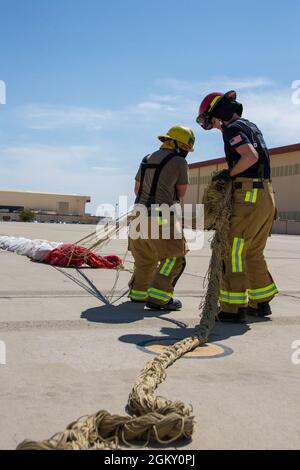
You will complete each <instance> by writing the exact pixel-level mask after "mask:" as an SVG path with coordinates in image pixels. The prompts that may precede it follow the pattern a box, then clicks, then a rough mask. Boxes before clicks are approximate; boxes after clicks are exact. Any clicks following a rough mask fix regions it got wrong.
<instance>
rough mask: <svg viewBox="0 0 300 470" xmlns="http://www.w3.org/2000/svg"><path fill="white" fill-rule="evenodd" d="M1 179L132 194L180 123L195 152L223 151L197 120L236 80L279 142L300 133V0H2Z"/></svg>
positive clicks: (45, 187)
mask: <svg viewBox="0 0 300 470" xmlns="http://www.w3.org/2000/svg"><path fill="white" fill-rule="evenodd" d="M0 17H1V30H0V80H3V81H5V83H6V87H7V103H6V105H0V162H1V171H0V188H2V189H14V188H16V189H27V190H36V191H58V192H71V193H80V194H86V195H91V196H92V201H93V202H92V204H91V205H90V208H89V210H90V211H92V212H94V211H95V208H96V206H97V205H98V204H102V203H115V202H116V201H117V199H118V196H119V194H128V196H130V200H132V197H133V196H132V184H133V183H132V182H133V178H134V175H135V171H136V167H137V166H138V164H139V162H140V160H141V158H142V157H143V156H144V155H145V154H147V153H149V152H151V151H153V150H154V149H156V147H157V140H156V136H157V135H158V134H159V133H161V132H165V131H166V130H167V129H168V128H169V127H170V126H172V125H173V124H185V125H188V126H191V127H193V129H194V130H195V132H196V137H197V144H196V151H195V152H194V154H193V155H192V156H191V157H189V161H190V162H192V161H199V160H205V159H208V158H214V157H220V156H222V155H223V145H222V139H221V135H220V134H218V133H217V132H215V131H212V132H210V133H208V132H204V131H202V130H201V129H200V128H199V127H198V126H197V125H196V124H195V117H196V115H197V108H198V106H199V103H200V101H201V99H202V97H203V96H204V95H205V94H206V93H207V92H209V91H215V90H218V91H219V90H220V91H227V90H229V89H232V88H236V89H237V91H238V94H239V98H240V100H242V101H243V103H244V105H245V117H248V118H249V119H252V120H254V121H255V122H257V124H258V125H259V126H260V127H261V128H262V130H263V132H264V134H265V137H266V140H267V143H268V145H269V147H274V146H278V145H287V144H292V143H296V142H299V141H300V137H299V129H300V126H299V124H300V105H297V104H295V103H293V102H292V100H291V96H292V92H293V90H292V89H291V86H292V82H294V81H295V80H300V71H299V32H298V31H299V17H300V4H299V2H298V1H293V0H287V1H285V2H281V3H279V2H273V1H266V2H261V1H258V0H253V1H252V3H251V7H250V4H249V3H247V4H246V3H242V2H241V1H227V2H224V1H219V0H215V1H214V2H207V3H204V2H200V1H199V0H185V1H178V0H172V1H171V0H160V1H158V0H152V1H151V2H146V1H143V0H140V1H136V0H111V1H110V2H107V1H102V0H0Z"/></svg>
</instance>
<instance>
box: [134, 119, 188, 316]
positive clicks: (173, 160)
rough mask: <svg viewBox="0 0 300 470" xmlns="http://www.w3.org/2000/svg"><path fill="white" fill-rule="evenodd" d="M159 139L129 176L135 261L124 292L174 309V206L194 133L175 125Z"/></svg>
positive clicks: (177, 260) (177, 255) (178, 248)
mask: <svg viewBox="0 0 300 470" xmlns="http://www.w3.org/2000/svg"><path fill="white" fill-rule="evenodd" d="M159 140H160V141H161V142H162V145H161V147H160V149H159V150H158V151H156V152H154V153H152V154H151V155H148V156H146V157H145V158H144V159H143V160H142V163H141V165H140V168H139V170H138V173H137V175H136V178H135V194H136V201H135V203H136V205H135V208H136V210H137V213H139V215H140V217H137V218H136V219H135V220H134V221H133V222H132V223H131V224H130V227H129V249H130V251H131V252H132V255H133V257H134V262H135V266H134V268H135V269H134V274H133V276H132V279H131V281H130V283H129V287H130V293H129V297H130V299H131V301H132V302H146V307H148V308H150V309H154V310H179V309H180V308H181V307H182V304H181V302H180V300H178V299H174V298H173V292H174V287H175V284H176V283H177V281H178V279H179V277H180V276H181V274H182V273H183V271H184V268H185V264H186V263H185V254H186V246H185V240H184V237H183V231H182V227H181V229H180V230H177V229H176V226H177V222H176V219H177V217H178V215H176V214H177V210H178V208H179V209H180V211H179V214H180V213H181V204H180V203H182V201H183V197H184V195H185V192H186V190H187V186H188V183H189V179H188V165H187V162H186V159H185V158H186V156H187V154H188V153H189V152H193V147H194V143H195V136H194V133H193V131H192V130H191V129H189V128H187V127H183V126H175V127H172V128H171V129H170V130H169V131H168V132H167V133H166V134H164V135H161V136H159ZM166 208H167V211H166V210H165V209H166ZM170 209H171V210H170ZM139 211H140V212H139ZM179 218H180V221H182V217H179Z"/></svg>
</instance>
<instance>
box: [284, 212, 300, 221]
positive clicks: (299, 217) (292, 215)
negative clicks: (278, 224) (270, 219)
mask: <svg viewBox="0 0 300 470" xmlns="http://www.w3.org/2000/svg"><path fill="white" fill-rule="evenodd" d="M279 219H280V220H296V221H300V211H288V212H286V211H284V212H279Z"/></svg>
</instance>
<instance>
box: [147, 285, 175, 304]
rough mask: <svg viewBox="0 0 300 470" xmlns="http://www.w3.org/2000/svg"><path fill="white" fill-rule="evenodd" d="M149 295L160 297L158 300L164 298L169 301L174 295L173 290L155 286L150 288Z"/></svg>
mask: <svg viewBox="0 0 300 470" xmlns="http://www.w3.org/2000/svg"><path fill="white" fill-rule="evenodd" d="M148 295H149V297H153V298H154V299H158V300H163V301H165V302H168V301H169V300H170V299H171V298H172V296H173V295H172V294H171V292H166V291H164V290H159V289H155V288H154V287H151V288H150V289H148Z"/></svg>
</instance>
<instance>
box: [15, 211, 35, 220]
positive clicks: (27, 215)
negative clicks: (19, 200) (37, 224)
mask: <svg viewBox="0 0 300 470" xmlns="http://www.w3.org/2000/svg"><path fill="white" fill-rule="evenodd" d="M19 216H20V219H21V221H22V222H33V221H34V220H35V213H34V212H33V211H32V210H30V209H23V210H21V211H20V212H19Z"/></svg>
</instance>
